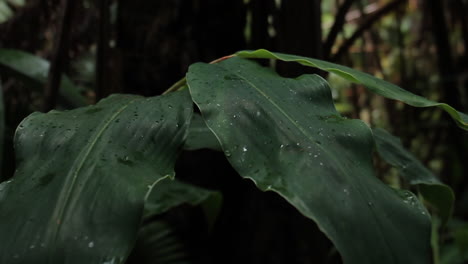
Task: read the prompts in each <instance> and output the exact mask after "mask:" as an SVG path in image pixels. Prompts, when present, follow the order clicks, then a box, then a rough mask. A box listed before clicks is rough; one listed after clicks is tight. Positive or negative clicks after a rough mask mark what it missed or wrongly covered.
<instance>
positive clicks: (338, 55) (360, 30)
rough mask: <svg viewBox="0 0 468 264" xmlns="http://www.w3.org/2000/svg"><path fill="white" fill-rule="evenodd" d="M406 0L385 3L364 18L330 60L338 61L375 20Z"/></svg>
mask: <svg viewBox="0 0 468 264" xmlns="http://www.w3.org/2000/svg"><path fill="white" fill-rule="evenodd" d="M404 2H406V0H395V1H393V2H391V3H388V4H386V5H385V6H383V7H382V8H380V9H379V10H378V11H376V12H375V13H373V14H372V15H370V16H368V17H366V18H365V20H364V22H363V23H362V24H361V25H360V26H359V28H358V29H357V30H356V31H355V32H354V33H353V35H352V36H351V37H350V38H349V39H347V40H346V41H345V43H343V45H341V47H340V48H339V50H338V52H337V53H336V54H335V55H334V56H332V57H331V60H332V61H338V60H339V59H340V58H341V57H342V56H343V55H344V54H345V53H346V52H348V50H349V48H350V47H351V46H352V45H353V44H354V42H355V41H356V40H357V39H358V38H360V37H361V35H362V34H363V33H364V32H365V31H366V30H367V29H369V28H370V27H371V26H372V25H373V24H374V23H375V22H377V21H378V20H379V19H380V18H382V17H384V16H385V15H387V14H388V13H390V12H391V11H393V10H394V9H396V8H397V7H398V6H399V5H400V4H402V3H404Z"/></svg>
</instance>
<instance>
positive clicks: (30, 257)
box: [0, 91, 192, 264]
mask: <svg viewBox="0 0 468 264" xmlns="http://www.w3.org/2000/svg"><path fill="white" fill-rule="evenodd" d="M191 115H192V102H191V100H190V97H189V94H188V92H187V91H182V92H177V93H172V94H169V95H166V96H161V97H153V98H143V97H139V96H130V95H114V96H110V97H109V98H107V99H104V100H102V101H101V102H99V103H98V104H97V105H95V106H90V107H85V108H79V109H76V110H72V111H66V112H58V111H51V112H49V113H47V114H41V113H34V114H32V115H30V116H29V117H28V118H26V119H25V120H24V121H23V122H22V123H21V124H20V126H19V128H18V130H17V132H16V135H15V149H16V156H17V161H18V170H17V172H16V174H15V176H14V177H13V179H12V181H11V182H6V183H3V184H2V185H0V237H1V240H2V246H1V247H0V263H11V264H14V263H37V264H43V263H48V264H52V263H67V264H68V263H77V264H78V263H79V264H82V263H90V264H92V263H122V262H123V261H124V259H125V258H126V257H127V254H128V253H129V251H130V249H131V248H132V246H133V243H134V242H135V239H136V234H137V231H138V227H139V225H140V220H141V217H142V213H143V206H144V202H145V199H146V196H147V195H148V193H149V190H151V187H152V186H153V185H154V184H155V183H157V182H158V181H160V180H161V179H164V178H165V177H168V176H171V175H173V174H174V163H175V159H176V157H177V154H178V152H179V150H180V148H181V147H182V144H183V140H184V139H185V137H186V132H187V127H188V125H189V120H190V118H191ZM154 188H155V190H154V191H157V184H156V187H154Z"/></svg>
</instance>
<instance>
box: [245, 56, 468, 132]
mask: <svg viewBox="0 0 468 264" xmlns="http://www.w3.org/2000/svg"><path fill="white" fill-rule="evenodd" d="M236 54H237V56H240V57H243V58H264V59H278V60H282V61H290V62H297V63H300V64H302V65H304V66H309V67H314V68H318V69H321V70H324V71H327V72H331V73H334V74H336V75H338V76H340V77H342V78H344V79H346V80H348V81H351V82H354V83H358V84H362V85H364V86H365V87H366V88H367V89H369V90H370V91H372V92H374V93H376V94H379V95H381V96H384V97H387V98H390V99H394V100H400V101H402V102H405V103H407V104H409V105H412V106H416V107H432V106H437V107H440V108H442V109H443V110H445V111H446V112H447V113H448V114H450V116H451V117H452V118H453V119H454V120H455V122H457V124H458V126H460V127H461V128H463V129H465V130H468V115H467V114H465V113H462V112H459V111H457V110H455V109H454V108H453V107H451V106H450V105H448V104H445V103H438V102H434V101H431V100H428V99H426V98H424V97H421V96H418V95H415V94H413V93H411V92H408V91H407V90H404V89H402V88H400V87H398V86H396V85H394V84H391V83H388V82H386V81H384V80H381V79H378V78H376V77H374V76H372V75H369V74H367V73H363V72H360V71H357V70H354V69H351V68H348V67H346V66H342V65H338V64H334V63H331V62H326V61H322V60H317V59H312V58H307V57H302V56H296V55H289V54H283V53H279V52H270V51H268V50H263V49H260V50H256V51H240V52H238V53H236Z"/></svg>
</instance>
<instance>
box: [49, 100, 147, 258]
mask: <svg viewBox="0 0 468 264" xmlns="http://www.w3.org/2000/svg"><path fill="white" fill-rule="evenodd" d="M136 100H138V98H135V99H133V100H131V101H129V102H128V103H127V104H125V105H123V106H122V107H120V108H119V109H118V110H117V111H116V112H115V113H114V114H113V115H112V116H111V117H110V118H109V119H108V120H107V121H106V122H105V123H104V124H103V125H102V126H101V129H100V130H99V131H98V132H97V133H96V134H95V135H96V136H95V137H94V140H92V141H91V142H89V143H88V144H87V146H88V147H87V148H85V149H83V151H84V154H83V155H79V156H81V158H79V156H78V158H77V159H76V160H75V162H73V165H72V168H73V167H75V164H77V162H79V163H78V164H77V166H76V169H75V170H70V172H69V173H68V174H67V175H66V177H65V179H67V178H68V177H69V176H70V175H72V182H71V183H70V184H69V187H68V188H66V190H65V193H64V194H60V195H59V196H58V199H60V197H63V196H65V198H64V202H63V203H61V204H62V205H61V206H59V207H58V208H57V209H56V210H54V211H55V213H54V214H53V217H52V219H51V220H52V221H58V222H57V227H56V229H55V234H54V235H53V238H54V240H53V241H51V242H52V243H54V244H55V243H56V241H57V237H58V234H59V233H60V232H59V231H60V229H61V227H62V224H63V220H64V219H62V218H63V216H64V215H65V212H66V211H67V210H66V208H65V207H66V205H67V204H68V202H69V200H70V198H71V194H72V192H73V189H74V187H75V184H76V181H77V178H78V174H79V173H80V171H81V169H82V168H83V165H84V163H85V161H86V160H87V159H88V156H89V155H90V153H91V151H92V150H93V149H94V146H95V145H96V143H97V142H98V139H99V138H100V137H101V136H102V134H103V133H104V132H105V130H106V129H107V128H108V127H109V125H110V124H111V123H112V122H113V121H114V120H115V119H116V118H117V116H119V115H120V114H121V113H122V112H123V111H124V110H125V109H126V108H127V107H128V106H129V105H130V104H132V103H134V102H135V101H136ZM83 151H82V152H81V153H83ZM65 183H66V182H65ZM58 201H60V200H58ZM54 216H55V217H54ZM53 248H54V247H52V246H51V247H49V249H50V250H53Z"/></svg>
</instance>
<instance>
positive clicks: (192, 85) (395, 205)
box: [187, 57, 431, 264]
mask: <svg viewBox="0 0 468 264" xmlns="http://www.w3.org/2000/svg"><path fill="white" fill-rule="evenodd" d="M187 82H188V85H189V89H190V93H191V95H192V99H193V100H194V102H195V103H196V104H197V105H198V107H199V108H200V110H201V113H202V116H203V118H204V119H205V121H206V124H207V126H208V127H209V129H210V130H211V131H212V132H213V133H214V134H215V135H216V137H217V138H218V139H219V141H220V143H221V146H222V149H223V151H224V153H225V155H226V157H227V158H228V160H229V162H230V163H231V164H232V166H233V167H234V168H235V169H236V170H237V171H238V173H239V174H240V175H241V176H243V177H245V178H248V179H251V180H252V181H254V182H255V183H256V185H257V186H258V187H259V188H260V189H261V190H264V191H274V192H276V193H278V194H279V195H281V196H282V197H284V198H285V199H286V200H287V201H288V202H290V203H291V204H292V205H293V206H295V207H296V208H297V209H298V210H299V211H300V212H301V213H302V214H303V215H305V216H306V217H308V218H310V219H313V220H314V221H315V222H316V223H317V224H318V226H319V228H320V229H321V230H322V231H323V232H324V233H325V234H326V235H327V236H328V237H329V238H330V240H332V242H333V243H334V244H335V246H336V247H337V249H338V251H339V252H340V253H341V255H342V257H343V260H344V262H345V263H360V264H362V263H372V264H374V263H421V264H422V263H424V264H426V263H429V261H430V243H429V240H430V231H431V226H430V219H429V216H428V213H427V211H426V210H425V208H424V207H423V206H422V205H421V204H420V203H419V202H418V201H417V199H416V197H415V196H414V195H413V194H411V193H410V192H404V191H396V190H394V189H392V188H390V187H388V186H386V185H385V184H383V183H382V182H381V181H380V180H378V179H377V178H376V176H375V174H374V170H373V167H372V150H373V144H374V142H373V138H372V132H371V130H370V129H369V128H368V127H367V125H365V124H364V123H363V122H361V121H359V120H349V119H345V118H343V117H341V116H340V115H339V113H338V112H337V111H336V110H335V108H334V106H333V102H332V98H331V92H330V89H329V87H328V84H327V83H326V82H325V81H324V80H323V79H322V78H321V77H318V76H316V75H303V76H301V77H299V78H297V79H287V78H282V77H280V76H278V75H277V74H276V73H274V72H272V71H271V70H269V69H267V68H263V67H260V66H259V65H257V64H256V63H254V62H252V61H249V60H245V59H241V58H236V57H234V58H232V59H228V60H225V61H223V62H220V63H218V64H214V65H211V64H204V63H197V64H194V65H192V66H191V67H190V69H189V72H188V75H187ZM413 199H414V201H415V202H414V203H413V202H412V203H407V202H405V201H408V200H412V201H413Z"/></svg>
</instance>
